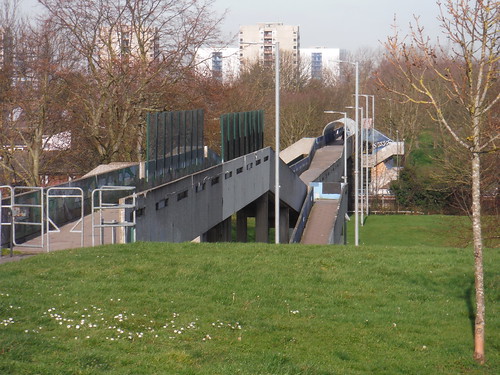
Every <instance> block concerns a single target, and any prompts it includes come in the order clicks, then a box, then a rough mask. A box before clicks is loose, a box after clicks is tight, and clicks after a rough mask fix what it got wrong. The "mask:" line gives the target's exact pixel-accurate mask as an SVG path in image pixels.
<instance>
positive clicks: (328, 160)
mask: <svg viewBox="0 0 500 375" xmlns="http://www.w3.org/2000/svg"><path fill="white" fill-rule="evenodd" d="M343 149H344V147H343V146H342V145H332V146H325V147H323V148H320V149H319V150H317V151H316V153H315V154H314V157H313V160H312V162H311V165H310V167H309V169H308V170H307V171H305V172H304V173H302V174H301V175H300V179H301V180H302V181H304V183H305V184H306V185H309V183H310V182H313V181H314V180H316V179H317V178H318V177H319V176H321V174H322V173H323V172H324V171H325V170H326V169H327V168H329V167H330V166H331V165H332V164H333V163H334V162H335V161H337V159H338V158H340V157H341V156H342V151H343Z"/></svg>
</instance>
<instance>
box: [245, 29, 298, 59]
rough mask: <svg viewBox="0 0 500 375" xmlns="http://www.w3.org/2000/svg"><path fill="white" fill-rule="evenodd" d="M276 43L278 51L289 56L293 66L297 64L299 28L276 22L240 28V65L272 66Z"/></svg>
mask: <svg viewBox="0 0 500 375" xmlns="http://www.w3.org/2000/svg"><path fill="white" fill-rule="evenodd" d="M276 42H279V48H280V51H283V52H285V53H290V54H291V56H292V57H293V63H294V64H298V63H299V60H300V34H299V26H292V25H284V24H283V23H278V22H271V23H258V24H256V25H245V26H240V33H239V47H240V56H239V57H240V61H241V63H242V64H243V65H244V64H246V63H249V64H253V63H256V62H260V63H262V64H264V65H272V64H273V63H274V58H275V56H276Z"/></svg>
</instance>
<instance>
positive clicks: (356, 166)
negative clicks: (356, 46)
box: [337, 60, 359, 246]
mask: <svg viewBox="0 0 500 375" xmlns="http://www.w3.org/2000/svg"><path fill="white" fill-rule="evenodd" d="M337 62H341V63H348V64H351V65H354V67H355V76H356V88H355V93H354V96H355V101H354V107H355V108H356V114H355V121H356V129H355V131H354V142H355V144H356V152H355V157H354V245H355V246H359V221H358V212H359V192H358V189H359V160H358V159H359V149H358V144H359V135H358V128H359V113H358V112H359V111H358V108H359V64H358V62H357V61H356V62H351V61H345V60H337Z"/></svg>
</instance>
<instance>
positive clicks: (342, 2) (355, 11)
mask: <svg viewBox="0 0 500 375" xmlns="http://www.w3.org/2000/svg"><path fill="white" fill-rule="evenodd" d="M215 4H216V8H218V9H219V10H220V11H223V10H224V9H228V12H229V13H228V15H227V17H226V21H225V23H224V26H223V30H224V33H225V34H226V33H228V32H238V29H239V26H240V25H250V24H255V23H258V22H283V23H284V24H290V25H299V26H300V38H301V47H313V46H324V47H332V48H345V49H349V50H351V51H352V52H355V51H356V50H357V49H358V48H364V47H371V48H378V47H379V46H380V41H385V40H386V39H387V36H388V35H391V34H392V27H391V25H393V24H394V15H396V16H397V23H398V24H399V25H400V26H401V27H402V29H403V31H405V33H406V32H407V31H408V23H409V22H410V21H413V15H419V16H420V21H421V22H422V23H423V25H424V26H425V27H426V30H427V31H428V33H429V35H430V36H431V37H433V38H435V37H436V36H437V35H438V33H439V28H438V27H437V24H438V22H437V19H436V17H437V15H438V7H437V5H436V1H435V0H245V1H241V0H215Z"/></svg>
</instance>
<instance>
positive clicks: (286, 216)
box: [280, 207, 290, 243]
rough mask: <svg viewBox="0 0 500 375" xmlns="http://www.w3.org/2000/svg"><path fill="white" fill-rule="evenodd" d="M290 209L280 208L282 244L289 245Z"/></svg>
mask: <svg viewBox="0 0 500 375" xmlns="http://www.w3.org/2000/svg"><path fill="white" fill-rule="evenodd" d="M289 228H290V209H289V208H288V207H280V243H288V242H289V241H290V230H289Z"/></svg>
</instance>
